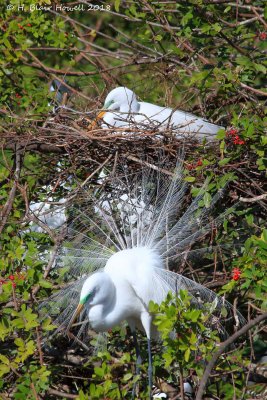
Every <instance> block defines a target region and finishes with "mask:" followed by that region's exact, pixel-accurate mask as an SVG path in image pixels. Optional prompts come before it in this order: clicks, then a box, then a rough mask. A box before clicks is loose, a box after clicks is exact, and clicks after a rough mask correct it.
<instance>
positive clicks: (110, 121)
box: [92, 87, 223, 139]
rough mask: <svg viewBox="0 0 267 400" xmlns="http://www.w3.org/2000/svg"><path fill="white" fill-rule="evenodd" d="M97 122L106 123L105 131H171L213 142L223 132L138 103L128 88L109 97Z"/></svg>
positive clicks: (181, 114)
mask: <svg viewBox="0 0 267 400" xmlns="http://www.w3.org/2000/svg"><path fill="white" fill-rule="evenodd" d="M97 119H103V121H104V124H102V126H104V127H107V126H108V127H127V126H128V127H129V126H131V125H134V126H136V127H138V128H147V127H148V126H149V128H157V129H159V130H161V129H166V128H170V129H171V130H172V131H173V133H174V134H175V135H176V136H178V137H179V136H180V137H184V136H188V135H190V136H191V137H196V138H198V139H201V138H204V137H206V138H211V139H214V136H215V135H216V134H217V132H218V131H219V129H223V128H222V127H220V126H218V125H215V124H212V123H210V122H208V121H206V120H204V119H202V118H200V117H197V116H196V115H194V114H190V113H188V112H185V111H181V110H173V109H171V108H168V107H160V106H158V105H155V104H152V103H146V102H143V101H137V98H136V95H135V93H134V92H133V91H132V90H130V89H128V88H126V87H117V88H115V89H113V90H112V91H111V92H110V93H109V94H108V95H107V97H106V100H105V104H104V107H103V111H101V112H100V113H99V114H98V116H97ZM92 126H94V125H92Z"/></svg>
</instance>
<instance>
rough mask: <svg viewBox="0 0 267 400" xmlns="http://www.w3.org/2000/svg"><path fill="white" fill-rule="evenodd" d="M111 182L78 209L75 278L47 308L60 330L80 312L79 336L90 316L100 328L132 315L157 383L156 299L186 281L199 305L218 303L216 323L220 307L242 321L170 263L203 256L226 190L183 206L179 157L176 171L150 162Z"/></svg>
mask: <svg viewBox="0 0 267 400" xmlns="http://www.w3.org/2000/svg"><path fill="white" fill-rule="evenodd" d="M107 179H108V177H107ZM102 185H104V183H102ZM108 188H109V190H108V194H107V196H106V197H101V195H99V193H97V194H96V193H95V192H94V193H93V195H92V196H93V198H91V199H90V201H89V203H90V205H89V210H87V209H86V205H85V204H86V203H85V202H84V203H83V204H82V206H80V207H79V208H76V209H74V210H73V211H72V221H73V222H72V223H71V225H70V226H69V239H68V241H67V242H66V244H65V246H64V248H63V249H62V254H61V255H60V258H59V262H58V265H59V266H62V265H64V271H65V277H66V281H67V282H70V281H72V280H73V279H74V281H73V282H72V283H70V284H69V285H68V286H67V287H66V288H64V289H62V290H60V291H59V292H58V293H56V294H54V295H53V296H52V297H51V298H49V299H48V300H47V301H46V302H44V303H43V305H42V308H43V307H44V308H45V310H46V311H47V312H48V313H49V314H50V315H55V314H58V316H57V318H56V320H55V323H56V324H58V326H59V328H58V329H59V330H65V331H68V330H69V329H70V328H71V326H72V324H73V322H74V321H75V320H76V319H77V317H78V315H80V329H79V332H78V336H79V335H80V334H81V333H84V332H85V331H86V329H87V326H88V322H89V324H90V325H91V326H92V327H93V328H94V329H95V330H96V331H100V332H101V331H107V330H108V329H110V328H112V327H113V326H116V325H118V324H120V323H121V322H122V321H127V322H128V324H129V326H130V328H131V330H132V332H133V336H134V341H135V347H136V354H137V366H138V364H140V352H139V348H138V345H137V340H136V334H135V332H136V328H140V329H141V330H143V331H144V332H145V334H146V336H147V342H148V359H149V369H148V376H149V387H150V389H151V385H152V357H151V347H150V340H151V338H153V337H157V331H156V327H155V326H154V325H153V323H152V322H153V318H152V315H151V314H150V313H149V309H148V305H149V302H150V300H152V301H154V302H156V303H161V302H162V301H163V300H164V299H165V298H166V296H167V293H168V292H169V291H171V292H172V293H177V292H178V291H179V290H180V289H186V290H188V291H189V293H190V295H191V297H192V302H193V303H194V304H195V305H196V307H201V305H202V304H203V302H205V303H213V309H214V311H213V315H214V318H213V322H214V320H216V321H217V323H218V326H221V325H220V322H221V321H222V320H223V318H225V317H222V316H221V314H220V312H221V310H222V309H223V310H224V311H225V310H227V311H228V314H229V315H228V316H227V320H228V321H229V318H230V320H231V318H232V321H233V324H234V323H243V321H244V320H243V318H242V316H241V315H240V314H239V313H238V312H237V313H236V314H235V317H234V314H233V313H232V307H231V305H230V304H229V303H228V302H227V301H225V300H224V299H222V298H221V297H219V296H217V295H216V294H215V293H214V292H213V291H211V290H209V289H207V288H205V287H204V286H202V285H200V284H198V283H196V282H194V281H192V280H190V279H188V278H186V277H184V276H182V275H180V274H177V273H175V272H171V271H170V270H168V269H167V266H168V267H169V266H170V264H171V262H172V261H173V260H175V261H176V262H177V260H180V259H181V258H183V257H184V256H185V255H186V257H187V259H189V258H190V256H192V257H193V256H195V255H197V258H198V259H199V257H200V255H201V254H203V253H206V252H207V251H209V250H210V248H205V249H199V250H196V249H192V246H193V245H194V244H195V243H196V242H197V241H198V240H200V239H201V238H203V237H204V236H205V235H206V234H207V233H208V232H210V230H211V229H212V228H214V224H216V222H219V221H222V220H223V219H224V217H225V214H221V215H220V216H218V217H217V218H215V219H213V220H211V214H212V210H213V209H214V206H215V204H217V202H218V200H219V199H220V198H221V196H222V192H221V191H219V192H218V193H217V194H216V195H215V196H214V197H213V198H212V200H211V202H210V206H209V207H205V206H202V207H200V202H201V200H203V196H204V193H205V188H202V189H201V190H200V191H199V194H198V195H197V196H196V197H195V198H194V200H193V201H192V202H191V204H190V205H189V206H188V207H187V209H186V211H185V212H184V213H181V207H182V204H183V200H184V198H185V195H186V193H187V185H186V183H185V182H184V180H183V171H182V166H181V164H178V166H177V168H176V170H175V171H174V172H173V174H171V176H170V175H165V174H163V173H158V172H157V171H154V170H153V169H151V168H149V167H147V168H144V169H143V170H142V172H141V174H137V173H134V174H131V173H130V171H129V170H128V169H126V172H125V176H124V178H123V177H122V175H121V172H120V174H117V175H115V176H113V179H112V180H111V181H109V182H108ZM125 194H126V195H127V196H125ZM94 196H95V197H94ZM122 199H123V200H122ZM133 200H134V201H133ZM87 204H88V199H87ZM107 204H108V206H107ZM92 205H93V206H92ZM140 210H141V211H140ZM92 213H93V216H92ZM179 215H180V217H179V218H178V217H177V216H179ZM133 217H135V218H133ZM88 275H89V276H88Z"/></svg>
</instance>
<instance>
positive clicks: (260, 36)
mask: <svg viewBox="0 0 267 400" xmlns="http://www.w3.org/2000/svg"><path fill="white" fill-rule="evenodd" d="M266 38H267V33H266V32H261V33H260V34H259V39H260V40H265V39H266Z"/></svg>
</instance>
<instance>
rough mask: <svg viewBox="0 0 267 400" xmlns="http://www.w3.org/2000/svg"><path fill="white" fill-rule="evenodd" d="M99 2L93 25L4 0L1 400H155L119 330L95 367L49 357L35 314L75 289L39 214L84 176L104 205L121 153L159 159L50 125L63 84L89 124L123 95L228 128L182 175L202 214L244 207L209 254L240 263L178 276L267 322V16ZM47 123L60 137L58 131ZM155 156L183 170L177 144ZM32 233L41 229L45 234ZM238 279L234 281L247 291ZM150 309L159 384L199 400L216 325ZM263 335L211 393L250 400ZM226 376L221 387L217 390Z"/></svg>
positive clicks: (44, 327)
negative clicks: (213, 205) (103, 172)
mask: <svg viewBox="0 0 267 400" xmlns="http://www.w3.org/2000/svg"><path fill="white" fill-rule="evenodd" d="M98 3H99V4H97V5H99V8H95V9H92V8H91V9H90V11H89V10H88V9H87V7H86V5H85V4H84V5H83V7H84V11H81V9H80V10H79V9H73V10H72V11H66V10H65V11H64V10H62V9H58V10H56V9H55V4H54V5H53V4H52V2H50V1H49V0H39V1H37V0H25V1H24V2H23V4H24V10H22V9H21V8H19V6H20V5H21V3H20V2H19V1H17V0H10V1H9V4H7V2H6V1H3V0H0V5H1V6H2V7H1V10H0V17H1V18H0V21H1V22H0V27H1V30H0V87H1V95H0V112H1V116H2V117H3V118H2V120H1V133H0V145H1V148H2V150H1V153H0V200H1V206H0V216H1V218H0V269H1V280H0V303H1V306H2V310H1V314H0V317H1V319H0V341H1V346H0V347H1V350H0V361H1V363H0V377H1V379H0V391H1V394H0V395H3V396H5V397H4V398H6V397H7V398H9V397H10V396H13V397H14V398H16V399H22V398H23V399H37V398H39V397H38V396H40V398H41V397H42V396H43V397H44V398H47V399H48V398H58V394H56V393H55V391H54V392H53V390H55V389H53V388H55V387H56V388H57V390H58V391H59V392H61V394H63V395H64V393H65V390H68V391H69V393H66V394H77V396H78V398H80V399H87V398H88V399H89V398H90V399H103V398H113V399H118V398H123V399H124V398H127V397H128V398H130V397H131V390H132V387H133V384H134V382H135V380H137V381H138V384H139V386H140V392H139V398H147V391H146V377H145V371H146V364H145V362H144V365H143V367H142V371H141V376H139V377H138V378H136V377H134V365H133V364H134V356H133V349H131V352H130V353H129V348H130V346H131V341H130V340H128V338H127V336H125V333H124V331H113V332H112V333H110V334H109V342H110V344H109V352H105V351H101V352H99V354H98V356H95V355H92V351H91V348H92V346H91V345H90V347H89V351H87V352H86V351H85V350H84V348H82V347H80V346H79V345H78V344H77V343H76V344H75V345H74V350H73V351H74V356H73V357H74V360H73V359H72V358H71V357H70V355H69V353H68V351H67V350H66V349H68V348H69V342H67V341H66V339H64V338H63V337H60V338H59V339H55V340H54V342H53V346H52V347H49V346H48V348H49V349H50V350H49V349H48V350H47V347H46V346H44V347H41V345H42V344H43V342H44V337H45V336H46V334H47V332H50V331H51V330H52V329H53V326H52V323H51V321H50V320H49V319H45V320H40V318H39V315H38V311H37V308H38V303H39V301H41V300H42V299H43V298H45V297H46V296H48V295H49V294H51V293H52V292H53V291H54V290H56V288H57V286H58V285H62V284H64V282H62V280H61V277H59V276H57V275H56V274H55V272H54V271H53V268H52V265H53V254H54V253H53V251H54V250H56V248H57V247H59V246H60V240H62V237H61V236H60V234H59V233H58V231H56V230H54V229H50V228H49V227H48V226H46V224H43V223H42V221H40V219H39V220H38V218H37V219H36V218H34V215H33V213H32V212H31V211H30V205H31V204H32V203H35V202H42V201H50V202H51V199H52V200H53V201H54V202H57V201H59V200H60V199H62V198H63V197H64V196H67V195H68V194H69V193H70V190H74V192H75V190H76V189H77V188H78V187H79V186H80V185H81V184H82V183H83V182H84V181H85V180H86V179H87V178H88V177H91V181H90V182H91V184H92V186H91V188H92V190H94V189H95V185H97V184H98V182H97V179H96V178H97V176H98V175H97V174H96V173H95V171H96V169H97V168H98V167H99V165H100V164H101V163H103V162H104V163H105V162H106V161H107V159H108V157H109V156H110V155H111V154H114V146H115V149H116V151H117V153H116V157H115V160H117V155H119V156H118V160H119V161H118V162H120V155H125V154H131V155H132V154H139V153H140V151H141V150H144V151H147V153H149V156H150V161H151V159H152V160H153V154H154V153H153V151H154V149H155V146H156V145H155V142H151V141H150V142H149V138H145V139H144V137H142V138H141V141H139V142H138V141H136V142H134V140H133V141H130V143H129V144H127V143H126V144H125V141H124V140H121V142H120V141H119V140H115V141H114V138H113V137H111V138H110V141H108V140H109V139H107V138H106V139H104V140H105V141H103V142H102V141H101V137H102V136H101V135H102V134H101V135H98V136H97V135H96V136H95V137H94V136H93V134H92V135H91V134H89V135H88V131H87V130H86V129H85V130H83V125H82V124H81V122H80V121H79V120H78V119H77V118H76V117H77V116H76V114H74V115H73V114H70V115H68V114H65V115H63V116H62V115H61V114H60V113H59V114H57V115H54V114H53V113H52V106H51V105H49V104H50V103H51V102H53V101H54V100H55V97H56V92H55V93H54V94H53V93H51V92H49V86H50V83H51V81H52V80H53V79H55V78H56V79H58V80H60V81H61V82H64V79H66V81H67V82H66V84H67V85H68V86H69V88H70V89H72V94H71V96H70V98H68V99H67V103H66V105H67V106H69V107H71V108H74V109H75V110H76V111H78V112H81V113H82V116H83V117H84V118H85V119H87V118H88V115H87V114H84V111H85V110H86V111H89V112H90V118H91V117H93V116H94V115H95V114H96V110H97V109H99V108H100V107H101V105H102V103H103V99H104V97H105V95H106V93H107V92H109V91H110V89H111V88H113V87H115V86H117V85H125V86H128V87H130V88H131V89H133V90H134V91H135V92H136V93H137V94H138V96H140V98H142V99H144V100H146V101H150V102H154V103H156V104H160V105H167V106H171V107H174V108H175V107H177V108H181V109H184V110H186V111H191V112H194V113H195V114H197V115H201V116H203V117H206V118H208V119H209V120H211V121H214V122H216V123H219V124H221V125H222V126H225V127H227V129H226V130H223V129H222V130H221V131H220V132H219V134H218V139H219V140H220V142H219V144H218V145H217V146H215V148H214V147H210V146H208V145H207V144H206V143H205V142H204V143H201V144H195V143H194V144H191V143H190V141H189V143H188V147H189V150H186V159H185V162H184V167H185V170H186V176H185V180H186V181H187V182H188V183H190V185H191V195H192V196H196V195H197V193H198V191H199V187H200V184H201V183H203V181H204V180H206V182H207V185H206V193H205V196H204V198H203V201H202V203H201V204H200V205H199V206H200V207H208V206H209V204H210V200H211V197H212V195H213V194H214V193H216V192H217V191H218V190H219V189H222V188H225V187H226V191H227V195H226V199H225V200H224V202H223V203H222V204H220V207H221V211H222V210H223V209H224V208H227V207H229V206H232V205H233V203H235V202H236V201H237V199H239V203H238V205H236V206H235V208H234V209H233V210H232V213H231V214H230V215H228V216H227V218H226V219H225V221H224V223H223V226H222V228H221V229H220V230H219V231H217V229H214V232H213V237H212V238H210V242H211V243H213V241H214V240H215V238H216V243H218V244H223V245H225V249H229V248H230V249H231V254H230V255H229V254H228V252H227V251H226V250H225V252H223V254H220V259H221V260H222V261H221V262H219V261H218V254H217V253H214V254H212V256H210V255H206V257H205V261H203V262H202V261H200V260H192V261H190V260H188V262H187V263H184V264H183V265H177V266H176V267H177V270H179V271H180V272H183V273H185V274H186V275H188V276H189V277H191V278H194V279H196V280H198V281H201V282H202V283H204V284H208V285H213V286H212V287H213V288H214V289H219V290H220V288H221V287H222V289H221V292H222V293H223V294H224V295H226V296H227V298H228V297H229V298H230V300H231V299H232V300H233V301H235V302H237V303H238V306H239V307H240V309H241V310H242V312H243V314H244V315H248V316H249V318H252V317H254V316H255V315H257V314H259V313H262V312H263V311H264V310H266V288H267V282H266V251H267V247H266V243H267V234H266V229H265V225H266V197H264V195H266V186H265V185H264V182H265V180H266V165H267V162H266V154H265V148H266V143H267V139H266V109H265V102H266V96H267V92H266V88H265V87H264V84H265V79H266V57H265V53H266V43H267V41H266V17H267V6H266V4H265V3H266V2H264V1H263V0H255V1H254V2H253V4H252V3H251V2H246V3H244V4H243V3H241V2H215V1H212V0H211V1H206V0H197V1H196V0H189V1H179V2H167V1H166V2H165V1H161V2H149V1H146V0H138V1H135V2H128V1H122V0H121V1H118V0H114V1H111V2H110V3H109V4H107V2H101V1H100V2H98ZM62 4H63V3H62ZM67 4H68V2H64V5H67ZM81 5H82V3H81V4H80V3H79V6H81ZM91 6H92V5H90V4H89V6H88V7H91ZM31 7H32V8H31ZM53 7H54V8H53ZM51 119H52V120H53V123H57V124H56V125H54V126H52V128H51V126H50V125H49V124H50V123H51ZM72 122H74V125H71V126H70V129H69V124H71V123H72ZM68 129H69V130H68ZM150 139H151V138H150ZM155 140H156V138H155ZM114 143H115V145H114ZM127 146H128V147H127ZM159 146H160V147H162V148H164V150H165V151H166V154H168V155H169V156H170V159H172V160H173V158H175V157H176V156H175V157H174V156H173V155H174V154H176V149H177V147H179V144H178V145H174V144H173V141H172V140H170V138H168V137H167V136H166V137H164V139H163V140H162V141H161V142H160V145H159ZM175 146H176V147H175ZM108 160H109V162H108V163H107V164H105V165H106V168H107V170H108V171H112V170H113V167H114V165H113V163H112V162H113V161H112V160H111V159H108ZM110 160H111V161H110ZM128 161H129V160H128ZM114 162H117V161H114ZM123 162H125V160H123ZM92 174H93V175H92ZM226 183H227V185H226ZM107 190H108V188H107ZM34 224H39V225H40V230H39V231H37V230H35V229H34V228H33V227H34ZM53 246H54V248H53ZM51 249H52V250H51ZM223 249H224V248H223ZM50 250H51V251H50ZM234 268H235V269H236V271H239V272H238V273H237V274H236V275H235V277H236V278H237V279H233V277H234V275H233V269H234ZM151 310H152V311H153V312H154V313H155V314H156V319H155V323H156V324H157V326H158V328H159V330H160V331H161V333H162V340H163V344H164V346H163V347H162V348H161V346H160V349H159V345H156V344H155V346H154V365H155V375H156V376H158V377H161V378H164V380H166V381H168V380H169V383H170V384H171V385H173V387H174V388H175V389H177V387H178V386H179V385H180V383H181V382H180V377H181V376H182V378H189V377H191V378H192V376H195V379H193V381H194V386H195V388H197V386H198V384H199V379H200V378H201V373H202V372H203V369H204V366H205V362H206V361H207V360H209V357H210V354H211V352H212V351H213V350H214V347H215V346H216V343H217V341H218V339H217V337H216V336H217V335H216V332H215V331H213V330H212V329H211V328H207V327H206V326H205V325H204V322H205V321H206V320H207V318H208V311H206V312H203V311H201V310H195V309H193V308H192V307H191V306H190V299H189V297H188V295H187V294H186V293H183V292H182V293H181V294H180V297H177V298H176V299H173V298H171V297H168V298H167V299H166V302H165V303H164V304H162V305H160V306H159V305H155V304H154V305H151ZM171 332H176V333H177V334H178V336H177V335H176V336H175V335H174V336H173V335H170V333H171ZM264 335H265V333H264V331H263V330H261V329H260V328H259V329H256V330H255V332H254V333H252V334H251V338H250V341H245V339H243V342H244V343H240V346H239V347H237V348H236V349H235V350H233V351H229V352H228V354H225V355H224V357H222V358H221V359H220V360H219V363H218V364H217V366H216V371H215V377H213V378H212V380H211V382H210V384H209V387H208V392H209V393H211V394H212V395H214V396H217V398H222V397H223V396H224V397H223V398H224V399H232V398H244V399H245V398H251V395H250V394H249V393H248V391H247V389H246V388H245V382H246V380H247V377H248V373H249V369H247V368H248V367H249V361H250V360H249V359H250V358H251V359H253V348H255V349H257V347H258V346H259V344H261V343H262V341H263V340H264V338H265V337H264ZM200 336H201V338H202V341H201V340H200V339H199V337H200ZM143 344H144V343H143ZM242 345H243V346H242ZM144 347H145V344H144ZM259 347H262V346H259ZM51 348H52V349H53V351H54V352H53V351H52V350H51ZM118 349H119V350H118ZM159 350H160V351H159ZM49 351H50V352H49ZM261 351H262V352H263V351H264V350H262V348H261ZM63 354H64V357H69V358H64V357H63ZM143 359H144V360H145V359H146V356H145V354H144V355H143ZM71 360H72V361H71ZM77 360H78V361H77ZM75 363H76V364H75ZM70 365H71V366H70ZM66 366H68V367H67V368H68V369H66ZM66 371H68V372H66ZM88 371H89V373H90V378H88ZM216 374H217V375H216ZM222 374H223V375H224V376H225V379H220V378H221V375H222ZM72 376H76V377H78V378H77V381H75V380H74V378H72ZM74 381H75V383H74ZM259 386H261V385H259ZM66 387H67V389H66ZM261 388H262V386H261V387H260V388H258V391H260V390H261ZM262 396H264V395H262ZM262 398H264V397H262Z"/></svg>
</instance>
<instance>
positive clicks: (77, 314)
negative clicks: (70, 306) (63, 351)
mask: <svg viewBox="0 0 267 400" xmlns="http://www.w3.org/2000/svg"><path fill="white" fill-rule="evenodd" d="M83 306H84V305H83V304H81V303H79V304H78V307H77V308H76V310H75V312H74V314H73V316H72V317H71V320H70V322H69V323H68V326H67V329H66V333H68V332H69V331H70V328H71V327H72V325H73V324H74V322H75V321H76V319H77V318H78V316H79V315H80V313H81V311H82V310H83Z"/></svg>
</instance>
